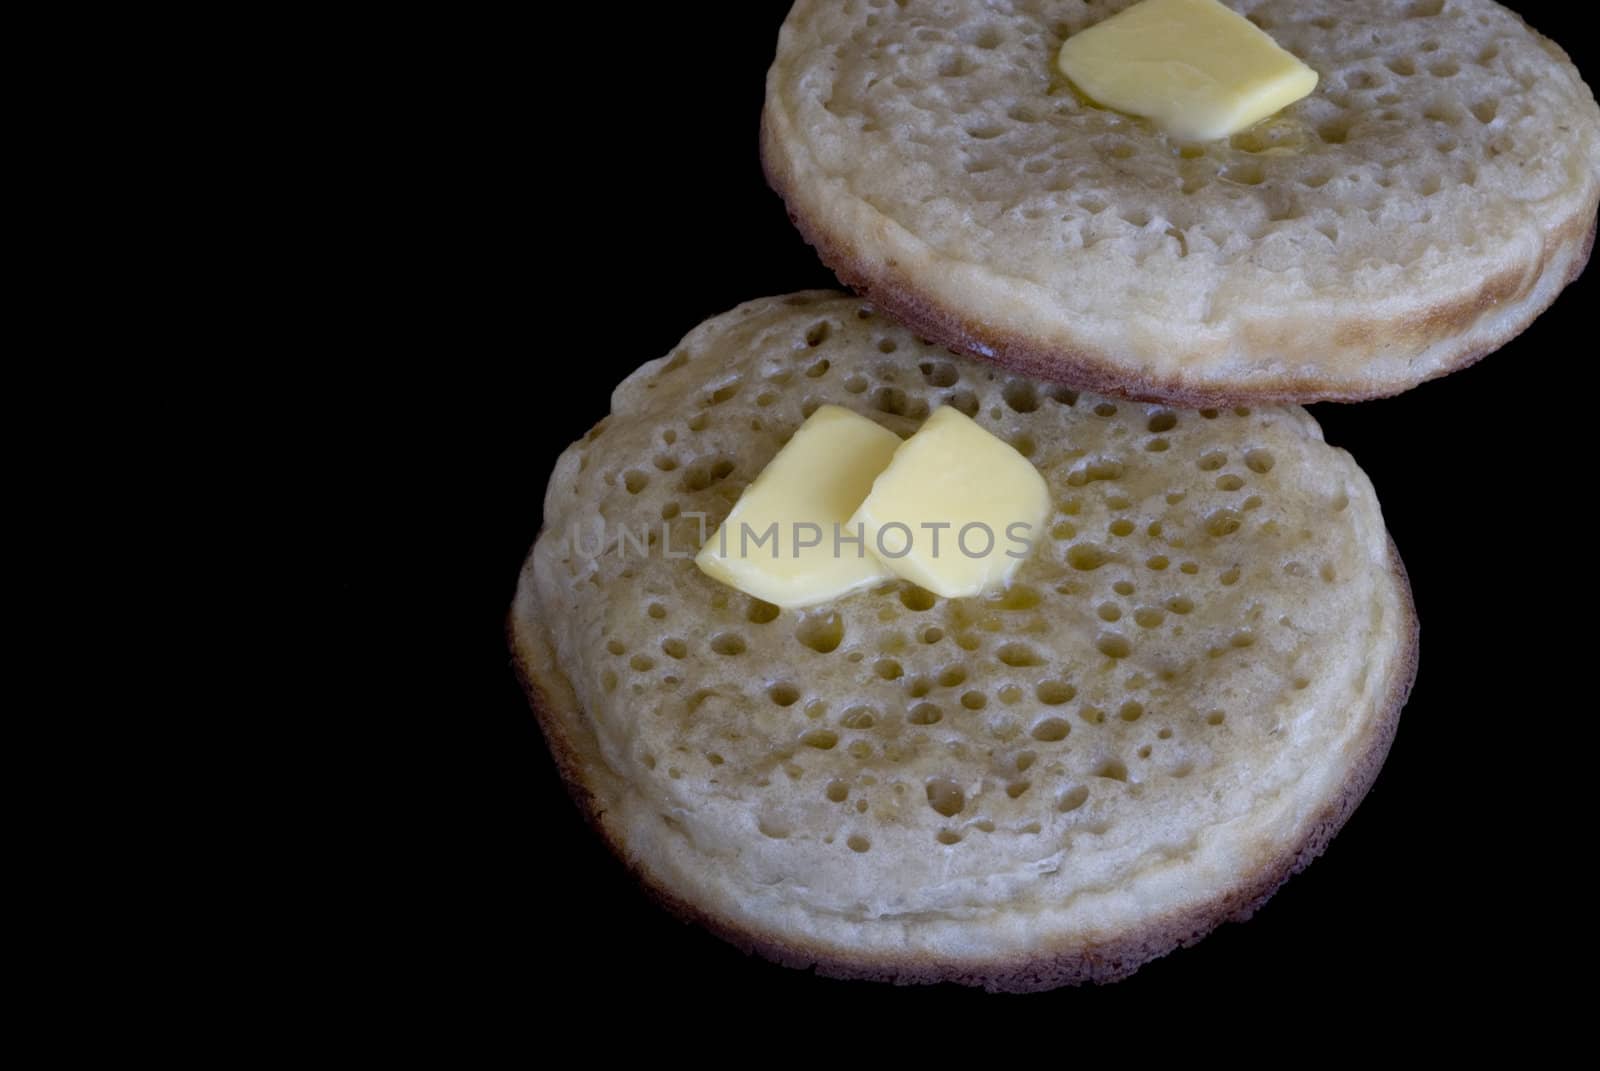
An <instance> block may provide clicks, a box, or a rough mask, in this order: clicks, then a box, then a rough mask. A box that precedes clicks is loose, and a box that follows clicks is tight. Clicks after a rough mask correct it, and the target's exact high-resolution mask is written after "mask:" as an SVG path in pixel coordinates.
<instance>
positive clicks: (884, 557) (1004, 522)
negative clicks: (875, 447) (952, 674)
mask: <svg viewBox="0 0 1600 1071" xmlns="http://www.w3.org/2000/svg"><path fill="white" fill-rule="evenodd" d="M1049 510H1050V491H1049V489H1048V488H1047V487H1046V486H1045V482H1044V477H1042V476H1040V475H1039V470H1038V469H1035V468H1034V467H1033V465H1032V464H1031V463H1030V462H1029V461H1028V459H1027V458H1025V457H1023V456H1022V455H1021V454H1019V453H1017V451H1016V450H1015V449H1013V448H1012V447H1011V446H1010V445H1009V444H1007V443H1005V442H1002V441H1001V440H1000V439H997V438H995V437H994V436H993V435H991V434H990V433H989V432H987V431H985V430H984V429H983V428H981V427H979V426H978V425H977V424H975V423H973V422H972V420H970V419H968V418H967V417H966V416H965V415H963V414H962V413H961V411H960V410H957V409H951V408H950V407H949V406H944V407H942V408H940V409H937V410H935V411H934V413H933V415H932V416H930V417H929V418H928V420H927V422H926V423H925V424H923V425H922V427H921V429H920V430H918V432H917V433H916V434H915V435H913V436H912V437H911V438H909V439H907V440H906V441H905V442H903V443H901V444H900V448H899V449H898V450H896V451H895V453H894V460H893V461H891V462H890V463H889V467H888V468H886V469H884V470H883V474H882V475H881V476H879V477H878V479H877V481H876V482H875V483H874V484H873V485H872V493H871V494H870V495H868V496H867V500H866V501H865V502H863V503H861V508H860V509H858V510H857V511H856V514H855V516H854V517H853V518H851V523H852V525H854V524H855V522H857V521H859V522H862V523H863V524H864V526H865V529H866V534H867V545H868V546H869V547H870V548H872V550H873V552H874V553H876V554H877V555H878V557H879V559H880V560H881V561H882V562H883V564H884V565H886V566H888V567H889V568H890V569H892V570H893V571H894V572H895V573H896V574H897V575H899V576H901V577H903V578H905V579H906V580H909V581H911V582H912V583H914V584H917V585H920V586H921V587H924V588H927V589H928V590H929V591H932V592H934V593H935V594H938V595H943V596H945V597H946V598H960V597H962V596H966V595H977V594H979V593H981V592H983V591H986V590H989V589H991V588H995V587H998V586H1000V585H1001V584H1004V583H1005V581H1006V580H1007V579H1008V578H1009V577H1010V576H1011V573H1012V571H1013V570H1014V569H1016V567H1017V565H1018V564H1020V562H1021V561H1022V559H1023V558H1025V557H1027V554H1028V550H1029V549H1030V548H1031V547H1032V545H1033V541H1034V539H1035V538H1037V537H1038V536H1039V534H1040V533H1039V529H1040V525H1041V524H1043V522H1044V519H1045V515H1046V514H1047V513H1048V512H1049Z"/></svg>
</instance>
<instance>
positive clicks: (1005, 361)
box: [761, 105, 1596, 409]
mask: <svg viewBox="0 0 1600 1071" xmlns="http://www.w3.org/2000/svg"><path fill="white" fill-rule="evenodd" d="M769 107H770V105H769ZM771 142H772V138H771V134H770V131H769V127H768V121H767V115H766V112H765V111H763V115H762V123H761V166H762V170H763V172H764V173H765V174H766V177H767V183H768V185H770V186H771V187H772V188H773V190H774V191H776V192H777V194H778V196H779V197H781V198H782V199H783V202H784V205H785V208H786V209H787V211H788V214H789V219H790V220H791V221H792V222H793V223H794V225H795V227H796V229H798V230H799V231H800V235H801V237H803V238H804V239H805V241H806V242H807V244H809V245H810V246H811V247H812V248H814V249H815V250H816V251H817V256H818V257H819V258H820V259H821V260H822V262H823V263H824V264H826V265H827V266H828V267H829V268H831V269H832V270H833V271H834V273H835V274H836V275H837V276H838V277H839V280H840V281H841V282H843V283H844V284H845V285H847V286H849V287H850V288H851V289H852V290H854V291H856V293H858V294H860V295H861V296H863V297H864V298H866V299H867V300H869V301H871V302H872V303H873V304H874V305H876V306H877V307H878V308H880V309H882V310H883V311H884V312H886V313H888V314H889V315H890V316H891V317H893V318H895V319H897V320H899V321H900V322H901V323H903V324H905V325H906V326H907V327H909V328H911V330H913V331H915V332H917V333H918V334H919V335H921V336H923V337H924V338H927V339H929V340H931V341H933V342H937V343H938V344H939V345H941V346H948V347H949V348H950V349H952V350H955V351H956V352H958V353H961V354H964V355H966V356H969V357H973V358H976V359H979V360H987V361H992V362H993V363H995V364H997V365H999V366H1001V367H1002V368H1006V369H1008V370H1010V371H1013V372H1019V373H1022V374H1024V375H1028V376H1032V377H1034V378H1038V379H1044V380H1051V381H1054V382H1059V383H1065V384H1067V385H1069V386H1072V387H1075V388H1077V389H1080V390H1085V391H1089V392H1091V393H1096V394H1109V395H1114V396H1116V397H1121V398H1127V399H1130V400H1132V401H1140V402H1164V403H1166V404H1169V405H1175V406H1179V407H1182V408H1188V409H1200V408H1206V407H1216V408H1222V407H1225V406H1232V405H1257V404H1264V403H1293V404H1300V405H1303V404H1309V403H1311V402H1359V401H1368V400H1371V399H1374V398H1386V397H1390V396H1393V395H1396V394H1400V393H1402V392H1404V391H1406V390H1409V389H1410V388H1411V387H1413V386H1416V385H1417V384H1418V383H1421V382H1426V381H1428V380H1430V379H1437V378H1439V377H1440V376H1444V375H1448V374H1449V373H1451V372H1455V371H1458V370H1460V369H1462V368H1466V367H1467V366H1468V365H1471V364H1474V363H1475V362H1477V361H1479V360H1481V359H1482V358H1484V357H1486V356H1488V355H1489V354H1490V353H1493V352H1494V351H1495V350H1497V349H1499V348H1500V347H1501V346H1504V345H1505V344H1506V343H1507V342H1510V341H1511V340H1512V339H1513V338H1515V337H1516V336H1517V335H1519V334H1521V333H1522V332H1523V331H1524V330H1526V329H1527V327H1528V325H1529V324H1531V323H1532V322H1533V321H1534V320H1535V319H1537V318H1538V316H1539V315H1540V314H1541V313H1542V312H1544V310H1545V309H1546V308H1548V307H1549V304H1550V302H1545V303H1542V304H1539V305H1537V306H1530V307H1528V308H1527V309H1526V310H1525V312H1524V315H1523V316H1522V317H1521V318H1520V319H1519V320H1518V321H1517V322H1516V323H1515V325H1514V326H1513V327H1512V328H1511V329H1510V330H1508V331H1506V332H1504V333H1503V334H1502V335H1501V336H1500V337H1498V338H1497V339H1495V340H1494V341H1493V342H1492V343H1491V344H1489V345H1486V346H1485V345H1472V344H1470V343H1468V342H1467V341H1466V340H1465V339H1464V338H1463V339H1462V341H1461V345H1460V348H1459V349H1458V350H1457V352H1455V353H1454V354H1452V355H1451V356H1450V357H1449V358H1448V359H1447V360H1446V361H1445V362H1444V363H1443V364H1442V365H1441V366H1440V367H1438V368H1437V369H1435V370H1434V371H1432V372H1430V373H1429V374H1427V375H1425V376H1421V377H1419V378H1417V379H1406V380H1397V381H1386V382H1383V383H1381V384H1378V385H1375V386H1371V387H1365V386H1363V387H1359V388H1354V389H1353V388H1352V387H1351V385H1350V384H1349V383H1348V382H1343V381H1338V380H1333V379H1324V378H1319V377H1317V376H1314V375H1307V374H1300V375H1296V376H1289V377H1285V376H1279V377H1276V378H1269V377H1263V378H1262V379H1261V380H1260V381H1259V382H1252V383H1238V384H1228V385H1224V386H1214V385H1211V384H1198V383H1194V382H1189V381H1186V380H1184V379H1182V378H1178V377H1168V378H1159V377H1153V376H1150V375H1148V374H1146V373H1142V372H1135V371H1133V370H1131V369H1130V368H1129V367H1128V366H1127V364H1126V363H1125V362H1119V361H1118V360H1117V359H1116V355H1115V354H1109V353H1104V352H1099V351H1095V350H1089V349H1072V350H1067V349H1060V348H1056V347H1052V346H1049V345H1042V344H1040V342H1039V341H1038V340H1037V339H1033V338H1028V337H1024V336H1022V335H1017V334H1014V333H1011V332H1008V331H1005V330H1003V329H999V328H995V327H993V326H990V325H986V324H983V323H980V322H978V321H976V320H974V319H971V318H969V317H966V316H963V315H962V314H961V313H960V312H957V311H955V310H953V309H951V308H949V307H946V306H942V305H940V304H939V303H937V302H936V301H934V300H933V299H932V298H931V297H930V295H929V294H928V293H927V292H926V291H924V290H921V289H919V288H918V287H917V286H916V284H915V282H914V281H913V280H912V279H911V278H910V277H909V276H907V275H905V274H902V273H898V272H896V271H895V268H896V266H897V265H896V264H895V262H894V261H893V260H889V261H888V262H887V263H886V265H885V267H884V268H883V269H882V270H878V269H875V268H874V267H873V266H872V259H871V258H870V257H867V256H865V255H864V254H863V253H862V252H861V251H860V250H859V249H858V248H857V247H856V246H855V245H854V244H853V243H852V242H851V241H850V239H849V238H848V237H844V236H839V235H835V234H831V233H829V232H828V231H826V230H825V229H824V228H822V227H821V226H820V225H819V224H818V223H817V222H816V221H814V220H812V219H810V218H808V217H807V216H806V214H805V211H804V207H803V204H802V202H801V200H800V199H799V198H798V197H797V196H796V191H795V189H794V186H793V183H792V182H791V181H790V176H789V175H788V174H787V173H786V171H785V169H784V167H783V163H782V160H781V158H780V156H779V154H778V153H776V152H774V151H773V148H772V143H771ZM1595 226H1596V208H1595V206H1594V205H1593V204H1591V205H1589V206H1588V209H1587V212H1586V213H1580V214H1579V215H1576V216H1573V217H1571V218H1569V219H1565V220H1562V221H1561V222H1560V223H1559V224H1557V225H1556V226H1555V227H1554V228H1552V230H1551V231H1550V233H1549V235H1548V236H1547V239H1546V241H1545V242H1544V244H1543V256H1542V258H1541V260H1540V262H1539V265H1538V267H1537V270H1535V271H1530V272H1521V271H1518V272H1514V273H1506V274H1504V275H1501V276H1496V277H1494V278H1490V279H1485V280H1484V281H1483V282H1482V283H1481V284H1480V286H1479V288H1478V290H1477V292H1476V293H1474V294H1473V295H1471V296H1470V297H1466V298H1462V299H1459V300H1456V301H1453V302H1450V303H1447V304H1443V305H1440V306H1437V307H1435V308H1433V309H1430V310H1428V311H1427V312H1425V313H1423V314H1420V315H1418V316H1414V317H1412V318H1410V319H1408V320H1407V321H1405V322H1403V323H1394V324H1388V325H1385V326H1384V330H1385V335H1386V337H1387V338H1389V339H1390V340H1394V339H1400V340H1405V339H1408V338H1416V339H1419V340H1433V339H1440V338H1450V337H1456V336H1463V335H1465V333H1466V332H1467V331H1468V329H1469V328H1471V327H1472V326H1473V325H1474V324H1476V323H1477V322H1478V320H1479V319H1480V317H1481V316H1482V314H1483V313H1484V312H1485V311H1486V310H1488V309H1491V308H1493V307H1495V306H1497V305H1499V304H1502V303H1503V302H1505V301H1507V300H1509V299H1513V298H1516V299H1520V298H1525V297H1526V296H1527V295H1528V294H1530V293H1532V292H1533V291H1535V290H1536V289H1537V288H1538V287H1539V284H1540V283H1541V282H1542V281H1544V278H1545V276H1546V274H1548V273H1549V272H1550V271H1552V269H1553V267H1554V265H1557V264H1560V263H1562V262H1564V261H1566V260H1567V259H1568V254H1569V252H1570V251H1571V250H1572V249H1573V248H1574V247H1575V246H1576V247H1577V248H1578V252H1577V254H1576V256H1575V257H1573V258H1572V261H1571V268H1570V269H1569V270H1568V271H1567V274H1566V277H1565V278H1564V279H1563V280H1562V281H1561V285H1560V287H1558V288H1557V290H1556V291H1555V293H1554V294H1552V297H1551V301H1552V302H1553V301H1554V297H1555V294H1559V293H1560V291H1561V290H1562V289H1565V288H1566V287H1567V286H1568V285H1570V284H1571V283H1572V282H1573V281H1574V280H1575V279H1577V278H1578V276H1579V275H1581V274H1582V273H1583V270H1584V268H1585V267H1586V266H1587V264H1588V262H1589V255H1590V253H1591V251H1592V250H1593V248H1594V240H1595ZM1352 323H1355V321H1352ZM1419 348H1420V347H1419Z"/></svg>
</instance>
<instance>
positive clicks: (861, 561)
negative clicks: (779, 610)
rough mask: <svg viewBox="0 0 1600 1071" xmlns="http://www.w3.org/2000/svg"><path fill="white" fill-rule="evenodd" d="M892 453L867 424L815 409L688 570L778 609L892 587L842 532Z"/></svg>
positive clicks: (890, 435) (838, 411)
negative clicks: (875, 587) (873, 587)
mask: <svg viewBox="0 0 1600 1071" xmlns="http://www.w3.org/2000/svg"><path fill="white" fill-rule="evenodd" d="M899 445H900V437H899V436H897V435H896V434H895V433H894V432H892V431H889V430H888V429H887V428H883V427H879V426H878V425H877V424H874V423H873V422H872V421H870V420H868V419H867V418H866V417H864V416H861V415H859V414H857V413H852V412H851V411H850V410H848V409H845V408H843V407H841V406H837V405H824V406H822V407H821V408H820V409H818V410H817V411H816V412H815V413H812V414H811V416H810V418H809V419H808V420H806V422H805V423H804V424H802V425H800V430H799V431H796V432H795V433H794V437H793V438H791V439H790V440H789V441H788V443H786V444H785V445H784V447H783V449H782V450H779V451H778V455H777V456H776V457H774V458H773V459H772V460H771V461H770V462H769V463H768V464H767V467H766V468H765V469H762V470H761V475H759V476H757V477H756V478H755V481H754V482H753V483H751V484H750V486H749V487H746V488H745V490H744V494H742V495H740V496H739V501H738V502H737V503H736V504H735V505H734V507H733V512H731V513H729V514H728V517H727V519H726V520H725V521H723V522H722V525H721V527H720V528H718V529H717V530H716V531H715V532H713V533H712V534H711V537H710V538H709V539H707V540H706V543H705V546H703V547H701V548H700V553H699V554H698V555H697V556H696V557H695V564H696V565H698V566H699V567H700V568H701V570H702V571H704V572H705V573H706V574H707V575H708V576H710V577H712V578H713V579H715V580H720V581H722V583H724V584H728V585H731V586H732V587H736V588H738V589H739V590H740V591H742V592H744V593H745V594H747V595H754V596H755V597H756V598H758V599H765V600H766V601H767V602H770V603H773V604H774V605H777V606H784V607H796V606H809V605H811V604H813V603H819V602H825V601H827V600H828V599H834V598H837V597H839V596H840V595H844V594H846V593H848V592H851V591H854V590H855V589H856V588H859V587H863V586H865V585H867V584H873V583H877V582H878V581H881V580H889V579H892V576H893V574H891V573H890V572H888V571H887V570H886V569H884V567H883V566H882V565H881V564H880V563H879V562H878V560H877V559H876V558H875V557H873V556H872V554H871V553H870V552H869V551H868V550H867V549H866V547H867V545H866V544H865V543H864V542H863V541H862V540H860V539H857V538H855V537H856V535H857V531H856V529H855V528H854V527H853V526H852V527H847V525H846V522H847V521H849V520H850V515H851V514H852V513H854V512H855V510H856V507H858V506H860V505H861V502H862V500H863V499H865V498H866V497H867V492H868V491H870V490H871V489H872V481H873V480H874V479H875V478H876V477H877V475H878V474H879V473H880V472H882V471H883V470H884V468H885V467H886V466H887V465H888V464H889V461H890V459H891V458H893V457H894V452H895V449H896V448H897V447H899ZM836 537H837V538H836Z"/></svg>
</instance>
